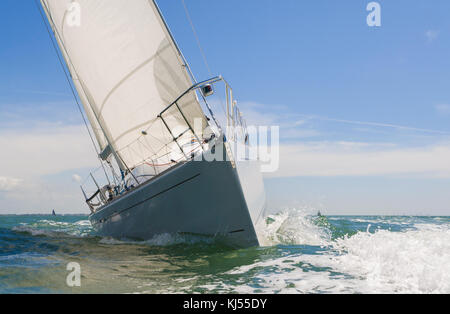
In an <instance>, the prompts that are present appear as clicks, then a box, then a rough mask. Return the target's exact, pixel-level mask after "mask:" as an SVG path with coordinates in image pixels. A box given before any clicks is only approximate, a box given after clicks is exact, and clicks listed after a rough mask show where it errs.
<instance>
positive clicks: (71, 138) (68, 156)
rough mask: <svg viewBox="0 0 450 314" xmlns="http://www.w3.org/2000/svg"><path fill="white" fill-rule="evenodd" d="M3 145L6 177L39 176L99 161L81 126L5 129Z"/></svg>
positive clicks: (2, 169)
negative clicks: (22, 129)
mask: <svg viewBox="0 0 450 314" xmlns="http://www.w3.org/2000/svg"><path fill="white" fill-rule="evenodd" d="M0 147H1V160H2V162H1V163H0V174H1V175H2V176H6V177H20V178H28V177H39V176H43V175H51V174H57V173H61V172H64V171H68V170H72V169H80V168H91V167H96V166H97V165H98V161H97V159H96V156H95V151H94V149H93V147H92V144H91V143H90V141H89V138H88V135H87V133H86V130H85V129H83V127H81V126H67V127H47V128H45V127H44V128H36V129H29V130H25V131H1V132H0Z"/></svg>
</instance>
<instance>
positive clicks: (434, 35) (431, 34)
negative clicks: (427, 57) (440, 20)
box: [425, 30, 439, 43]
mask: <svg viewBox="0 0 450 314" xmlns="http://www.w3.org/2000/svg"><path fill="white" fill-rule="evenodd" d="M425 36H426V37H427V40H428V42H429V43H431V42H433V41H435V40H436V39H437V38H438V37H439V31H436V30H428V31H426V33H425Z"/></svg>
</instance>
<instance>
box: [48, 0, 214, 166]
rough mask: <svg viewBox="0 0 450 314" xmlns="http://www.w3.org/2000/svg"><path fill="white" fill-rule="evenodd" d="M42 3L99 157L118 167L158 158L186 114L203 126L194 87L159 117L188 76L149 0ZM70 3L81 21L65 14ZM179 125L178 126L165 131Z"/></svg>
mask: <svg viewBox="0 0 450 314" xmlns="http://www.w3.org/2000/svg"><path fill="white" fill-rule="evenodd" d="M41 4H42V6H43V8H44V11H45V12H46V14H47V17H48V20H49V23H50V25H51V27H52V28H53V31H54V34H55V37H56V39H57V42H58V45H59V47H60V49H61V53H62V54H63V56H64V58H65V60H66V63H67V66H68V69H69V71H70V73H71V75H72V79H73V82H74V85H75V87H76V89H77V91H78V94H79V97H80V100H81V101H82V103H83V106H84V109H85V111H86V115H87V117H88V119H89V121H90V123H91V126H92V128H93V130H94V133H95V136H96V139H97V141H98V143H99V147H100V150H101V151H102V153H101V154H100V156H101V157H102V158H103V159H107V158H108V157H109V156H112V155H113V156H114V157H115V158H116V160H117V161H118V164H119V166H120V167H121V168H122V169H125V168H126V169H133V168H134V167H136V166H138V165H140V164H143V163H152V164H156V163H161V162H164V160H170V158H169V157H168V156H169V154H170V150H171V149H172V148H173V147H172V146H170V143H172V142H173V140H174V137H178V135H180V133H182V132H181V131H182V130H183V129H185V128H186V121H187V122H188V124H190V125H191V126H194V121H195V125H196V126H197V128H196V129H199V130H200V126H201V130H203V129H204V128H205V127H206V125H207V123H208V122H207V120H206V118H205V115H204V113H203V110H202V108H201V106H200V104H199V102H198V100H197V95H196V94H195V92H194V91H193V92H190V93H188V94H187V95H186V96H184V97H183V98H182V99H180V100H179V102H178V106H179V108H180V109H181V112H180V111H179V110H178V109H177V107H174V108H171V109H170V110H168V111H166V112H165V113H164V121H163V120H162V119H160V118H159V117H158V116H159V114H160V113H161V112H162V111H163V110H164V109H165V108H166V107H167V106H168V105H170V104H171V103H172V102H174V101H175V100H176V99H177V98H178V97H179V96H180V95H181V94H182V93H184V92H185V91H186V90H188V88H189V87H190V86H191V85H192V80H191V78H190V76H189V72H188V69H187V65H186V64H185V62H184V60H183V58H182V56H181V54H180V52H179V50H178V48H177V46H176V44H175V42H174V41H173V38H172V37H171V35H170V32H169V30H168V29H167V26H166V24H165V22H164V20H163V18H162V17H161V14H160V12H159V9H158V7H157V5H156V4H155V2H154V1H153V0H132V1H130V0H95V1H93V0H76V1H74V0H41ZM74 4H76V7H75V8H78V12H75V13H77V14H79V16H78V18H79V20H78V22H79V23H73V21H72V20H70V18H71V16H72V15H73V14H74V12H72V11H71V10H72V9H73V8H74ZM199 121H200V122H201V125H199ZM182 125H184V126H183V127H181V126H182ZM177 126H180V128H179V130H180V129H181V131H180V132H178V133H176V134H175V133H174V132H173V131H169V130H170V129H172V130H173V129H176V127H177ZM200 132H201V131H200ZM193 135H194V134H192V133H191V134H190V136H191V137H192V136H193ZM197 135H199V136H201V134H197ZM184 153H186V152H184Z"/></svg>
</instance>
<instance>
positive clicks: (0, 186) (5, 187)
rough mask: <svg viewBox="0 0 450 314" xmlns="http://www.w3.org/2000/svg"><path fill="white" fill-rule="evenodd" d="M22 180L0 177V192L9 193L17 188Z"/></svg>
mask: <svg viewBox="0 0 450 314" xmlns="http://www.w3.org/2000/svg"><path fill="white" fill-rule="evenodd" d="M22 181H23V180H21V179H16V178H11V177H0V192H9V191H12V190H13V189H15V188H17V187H18V186H19V185H20V183H22Z"/></svg>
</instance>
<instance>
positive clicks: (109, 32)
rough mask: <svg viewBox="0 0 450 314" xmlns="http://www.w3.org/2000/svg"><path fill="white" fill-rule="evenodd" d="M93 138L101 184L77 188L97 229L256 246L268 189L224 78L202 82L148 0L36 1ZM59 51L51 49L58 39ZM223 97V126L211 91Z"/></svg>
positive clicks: (136, 235) (102, 232)
mask: <svg viewBox="0 0 450 314" xmlns="http://www.w3.org/2000/svg"><path fill="white" fill-rule="evenodd" d="M40 4H41V6H42V8H43V11H41V13H42V12H43V16H45V17H46V18H47V20H48V25H50V27H51V30H52V31H53V35H54V37H52V40H55V41H56V43H57V45H58V47H59V51H60V56H62V59H63V60H64V61H65V69H66V70H67V71H68V72H69V74H70V78H71V82H72V84H73V85H71V86H72V87H74V88H75V89H74V90H76V93H77V95H78V98H77V100H78V99H79V101H80V102H81V104H82V107H83V109H84V113H85V116H86V117H87V120H88V122H89V125H90V127H89V128H88V129H89V130H90V132H91V133H92V134H93V136H92V139H94V142H95V145H94V146H96V149H97V153H98V157H99V160H100V162H101V168H99V169H100V172H101V173H103V174H104V176H103V181H105V183H101V182H102V181H101V179H99V178H98V177H96V176H95V175H93V174H92V173H91V175H90V179H89V182H90V184H91V185H93V186H94V189H93V190H92V191H91V192H89V191H88V189H87V188H86V187H83V186H82V192H83V195H84V198H85V200H86V204H87V205H88V207H89V209H90V210H91V214H90V216H89V219H90V221H91V223H92V226H93V227H94V228H95V229H96V230H97V232H98V233H99V235H101V236H107V237H113V238H118V239H123V238H126V239H135V240H149V239H152V238H153V237H155V236H157V235H161V234H188V235H199V236H205V237H211V238H214V239H216V240H217V241H220V242H223V243H225V244H228V245H231V246H233V247H242V248H245V247H253V246H258V245H259V244H260V241H259V239H258V235H257V232H256V225H257V224H258V223H259V222H260V221H261V220H262V219H263V215H264V210H265V200H266V198H265V191H264V184H263V180H262V175H261V172H260V164H259V161H258V160H257V159H255V158H247V157H246V158H241V157H240V156H239V155H240V154H239V152H238V150H239V149H238V148H239V147H244V150H245V149H248V148H249V147H250V145H251V143H250V142H251V141H250V140H249V134H248V131H247V127H246V125H245V121H244V119H243V117H242V114H241V113H240V111H239V109H238V107H237V104H236V101H235V100H234V97H233V91H232V88H231V87H230V85H229V84H228V82H227V81H226V80H225V79H224V78H223V77H222V76H217V77H213V78H210V79H207V80H204V81H202V82H198V81H197V80H196V79H195V77H194V75H193V73H192V71H191V69H190V67H189V64H188V63H187V62H186V59H185V58H184V56H183V54H182V53H181V50H180V49H179V47H178V45H177V43H176V42H175V40H174V37H173V35H172V33H171V32H170V30H169V28H168V25H167V24H166V21H165V20H164V18H163V15H162V13H161V11H160V9H159V7H158V5H157V3H156V2H155V1H154V0H132V1H126V0H77V1H73V0H40ZM74 14H78V16H74ZM55 46H56V45H55ZM219 85H220V86H221V87H220V88H222V90H224V91H225V94H226V112H225V118H226V124H227V128H226V130H224V129H223V128H222V126H221V124H220V123H219V122H218V119H217V118H216V116H215V114H214V111H213V110H212V107H211V105H210V103H209V102H208V97H210V96H211V95H213V94H214V92H215V90H219V89H220V88H219V87H218V86H219Z"/></svg>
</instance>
